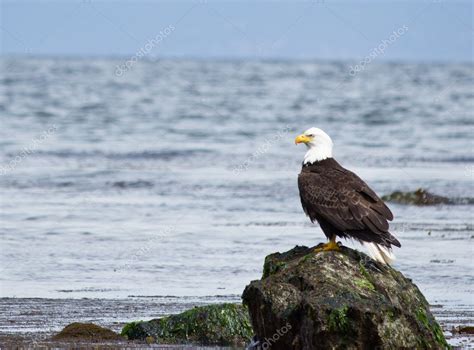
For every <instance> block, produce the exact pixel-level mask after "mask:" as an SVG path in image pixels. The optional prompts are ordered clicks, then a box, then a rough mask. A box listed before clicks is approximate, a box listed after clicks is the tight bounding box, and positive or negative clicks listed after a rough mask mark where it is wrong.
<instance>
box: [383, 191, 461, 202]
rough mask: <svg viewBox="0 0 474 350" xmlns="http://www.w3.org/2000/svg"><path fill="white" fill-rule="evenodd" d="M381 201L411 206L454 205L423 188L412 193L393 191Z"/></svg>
mask: <svg viewBox="0 0 474 350" xmlns="http://www.w3.org/2000/svg"><path fill="white" fill-rule="evenodd" d="M382 199H383V200H384V201H387V202H394V203H399V204H413V205H436V204H455V203H454V201H452V200H451V199H449V198H447V197H442V196H438V195H436V194H433V193H430V192H428V191H427V190H425V189H423V188H419V189H417V190H416V191H413V192H402V191H395V192H392V193H390V194H388V195H385V196H382Z"/></svg>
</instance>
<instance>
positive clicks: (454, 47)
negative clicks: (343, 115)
mask: <svg viewBox="0 0 474 350" xmlns="http://www.w3.org/2000/svg"><path fill="white" fill-rule="evenodd" d="M472 18H473V5H472V1H464V2H455V1H447V0H439V1H421V0H418V1H371V2H366V1H331V0H312V1H211V0H208V1H206V0H201V1H199V0H196V1H173V2H171V1H169V2H165V1H142V2H140V1H96V0H77V1H73V0H69V1H61V2H52V1H35V2H31V1H2V5H1V27H0V29H1V39H2V42H1V52H2V54H33V55H67V56H77V55H79V56H115V55H121V56H128V55H133V54H134V53H135V52H137V51H138V50H140V49H141V48H143V47H144V46H145V45H146V43H147V42H148V41H149V40H150V39H152V38H155V37H156V36H157V35H158V34H159V33H160V31H163V30H165V28H167V27H168V26H170V25H171V26H172V28H174V29H173V30H172V31H171V33H169V35H167V36H166V38H164V39H163V40H162V41H161V42H160V43H158V44H157V45H155V46H154V47H153V48H152V49H151V50H150V52H149V53H148V54H149V55H150V56H152V57H200V58H294V59H312V58H316V59H362V58H363V57H365V56H367V55H369V54H370V52H371V51H372V49H373V48H375V47H377V46H378V45H380V44H381V42H382V40H386V39H389V38H390V35H391V34H392V32H393V31H396V30H398V29H399V28H402V27H403V26H406V27H408V30H406V31H405V32H404V33H403V34H402V35H401V36H400V37H399V38H397V39H396V40H394V42H392V43H390V44H389V45H388V46H387V48H386V49H385V52H384V53H383V55H380V57H379V58H378V59H385V60H408V61H472V59H473V34H474V31H473V20H472Z"/></svg>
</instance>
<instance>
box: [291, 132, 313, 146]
mask: <svg viewBox="0 0 474 350" xmlns="http://www.w3.org/2000/svg"><path fill="white" fill-rule="evenodd" d="M312 139H313V138H312V137H309V136H306V135H305V134H301V135H298V136H296V139H295V145H297V144H298V143H308V142H310V141H311V140H312Z"/></svg>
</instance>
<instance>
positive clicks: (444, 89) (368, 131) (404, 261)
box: [0, 58, 474, 328]
mask: <svg viewBox="0 0 474 350" xmlns="http://www.w3.org/2000/svg"><path fill="white" fill-rule="evenodd" d="M122 63H123V62H122V61H121V60H120V59H86V58H83V59H72V58H4V59H3V60H2V62H1V70H2V71H1V72H2V73H1V76H0V78H1V79H0V89H1V90H0V114H1V128H0V145H1V153H0V167H1V168H0V196H1V212H0V218H1V229H0V235H1V246H0V247H1V251H0V265H1V269H2V270H1V273H0V288H1V296H2V297H5V298H6V297H15V298H50V299H74V298H100V299H121V300H123V299H126V298H129V297H131V296H133V297H134V298H139V297H162V296H173V298H174V299H173V302H176V300H180V298H183V300H189V298H190V297H192V298H194V297H195V298H207V297H212V296H221V297H224V298H225V297H226V296H227V297H228V298H230V299H235V297H236V296H238V295H240V294H241V292H242V291H243V289H244V287H245V285H246V284H247V283H248V282H249V281H250V280H253V279H257V278H259V277H260V275H261V271H262V264H263V259H264V257H265V256H266V255H267V254H269V253H272V252H275V251H285V250H288V249H291V248H292V247H294V246H295V245H297V244H298V245H315V244H317V243H319V242H321V241H324V240H325V238H324V235H323V234H322V232H321V230H320V229H319V227H318V226H317V225H312V224H310V223H309V220H308V219H307V218H306V217H305V216H304V214H303V211H302V209H301V205H300V203H299V196H298V189H297V184H296V181H297V175H298V173H299V171H300V167H301V161H302V158H303V155H304V153H305V148H304V146H302V145H299V146H295V145H294V137H295V136H296V135H297V134H299V133H301V132H302V131H304V130H305V129H307V128H309V127H311V126H317V127H320V128H322V129H324V130H325V131H326V132H327V133H328V134H329V135H331V137H332V138H333V140H334V143H335V150H334V152H335V158H336V159H337V160H338V161H339V162H340V163H341V164H342V165H343V166H345V167H347V168H349V169H351V170H353V171H355V172H356V173H357V174H359V175H360V176H361V177H362V178H363V179H365V180H366V181H367V182H368V183H369V185H370V186H371V187H372V188H373V189H374V190H375V191H376V192H377V193H379V194H380V195H383V194H388V193H390V192H392V191H395V190H406V191H411V190H415V189H417V188H419V187H423V188H427V189H428V190H430V191H431V192H433V193H436V194H439V195H443V196H447V197H450V198H474V186H473V180H474V153H473V150H474V149H473V146H474V142H473V140H474V138H473V134H474V133H473V132H474V118H473V110H474V109H473V101H474V70H473V67H474V66H473V65H472V64H428V63H425V64H407V63H372V64H371V65H369V66H368V67H367V69H366V70H365V71H362V72H358V73H357V74H355V75H351V73H350V68H349V67H350V65H351V62H321V61H314V62H312V61H307V62H287V61H247V62H246V61H200V60H157V61H141V62H137V63H136V64H135V65H134V66H133V68H132V69H131V70H129V71H126V72H124V73H123V74H122V75H121V76H117V75H116V66H117V65H119V64H122ZM390 207H391V209H392V211H393V212H394V215H395V220H394V221H393V223H392V225H391V228H392V229H391V231H392V232H393V233H395V234H396V235H397V236H398V238H399V239H400V241H401V243H402V248H401V249H397V250H396V251H395V253H396V255H397V257H398V259H397V262H396V263H395V267H396V268H397V269H399V270H401V271H402V272H403V273H404V274H405V275H406V276H408V277H410V278H412V279H413V281H414V282H415V283H416V284H417V285H418V286H419V287H420V289H421V290H422V292H423V293H424V294H425V296H426V297H427V299H428V300H429V301H430V303H431V304H432V305H434V309H435V310H438V311H436V312H437V315H438V317H439V318H440V320H441V321H442V322H444V325H448V326H450V325H458V324H473V322H474V316H473V314H472V310H473V308H474V300H473V297H472V296H473V295H474V286H473V285H474V284H473V281H474V277H473V274H472V268H473V266H474V264H473V262H474V261H473V253H474V230H473V219H474V217H473V206H472V205H466V204H465V205H462V204H460V205H442V206H430V207H416V206H407V205H397V204H391V205H390ZM347 244H348V245H352V243H351V242H347ZM354 246H356V247H357V245H354ZM360 249H362V250H363V248H360ZM237 298H238V297H237ZM217 299H219V297H218V298H217ZM5 300H12V299H5ZM5 300H4V301H5ZM13 300H14V299H13ZM199 300H201V299H199ZM163 305H164V306H163V308H164V310H165V311H166V310H167V309H166V303H164V304H163ZM171 311H173V310H171ZM136 316H137V317H135V316H134V315H130V318H136V319H139V318H140V315H136ZM460 320H461V321H460ZM448 326H446V327H448ZM446 327H445V328H446ZM7 328H8V327H7ZM448 328H449V327H448Z"/></svg>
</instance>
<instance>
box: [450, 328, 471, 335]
mask: <svg viewBox="0 0 474 350" xmlns="http://www.w3.org/2000/svg"><path fill="white" fill-rule="evenodd" d="M453 333H459V334H474V326H458V327H456V328H453Z"/></svg>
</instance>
